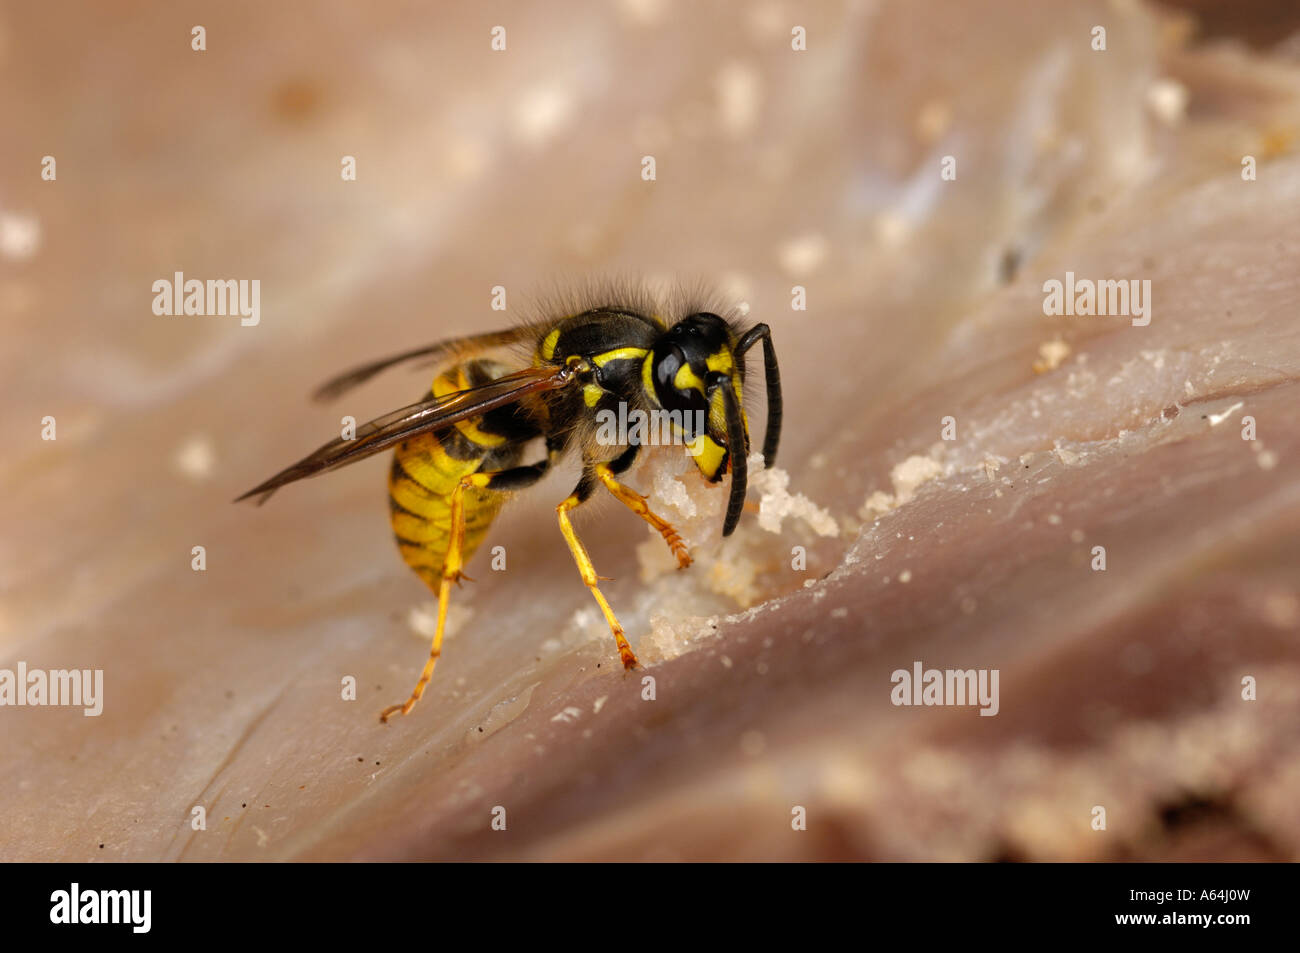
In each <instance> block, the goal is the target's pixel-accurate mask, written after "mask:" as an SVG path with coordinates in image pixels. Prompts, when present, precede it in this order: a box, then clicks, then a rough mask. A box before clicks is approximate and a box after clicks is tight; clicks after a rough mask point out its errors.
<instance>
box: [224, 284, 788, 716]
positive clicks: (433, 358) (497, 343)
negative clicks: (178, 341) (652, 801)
mask: <svg viewBox="0 0 1300 953" xmlns="http://www.w3.org/2000/svg"><path fill="white" fill-rule="evenodd" d="M657 311H658V309H657V308H656V307H654V306H653V305H645V304H642V303H638V305H636V306H627V305H626V304H622V305H620V304H615V303H613V302H612V301H607V302H605V303H604V304H601V305H599V306H596V307H587V308H584V309H583V310H581V312H580V313H573V314H569V315H568V316H566V317H560V318H551V319H546V320H539V321H532V322H527V323H524V324H522V325H520V326H519V327H516V328H513V329H510V330H505V331H493V332H490V333H487V334H477V335H472V336H469V337H464V338H457V339H454V340H449V341H443V342H440V343H438V344H434V345H431V346H428V347H422V348H419V349H417V350H414V351H408V352H406V353H404V354H398V355H396V356H395V357H390V358H386V359H384V360H381V361H375V362H372V363H370V364H366V365H363V366H361V367H358V368H355V369H354V370H351V371H348V372H347V373H345V374H342V375H340V376H338V377H335V378H333V379H332V380H330V381H329V382H327V383H326V384H325V385H324V386H323V387H321V388H320V390H319V391H317V394H316V396H317V398H318V399H329V398H333V397H337V396H338V395H339V394H341V393H343V392H344V391H347V390H349V389H351V388H352V387H354V386H356V385H358V384H360V383H362V382H364V381H366V380H369V379H370V378H371V377H373V376H374V375H376V374H378V373H379V372H380V371H383V370H385V369H387V368H390V367H392V366H394V365H397V364H401V363H403V362H407V361H420V360H423V361H426V362H431V363H434V364H443V365H448V364H449V365H450V366H449V367H447V368H446V369H445V370H443V371H442V372H441V373H439V374H438V375H437V376H436V377H435V379H434V381H433V387H432V390H431V391H430V393H429V394H428V395H427V396H426V397H425V398H424V399H423V400H421V401H419V402H418V403H414V404H411V405H409V406H407V407H403V408H401V409H400V410H395V411H393V412H392V413H390V414H386V415H384V416H382V417H379V418H377V419H375V420H372V421H370V422H369V423H367V424H364V425H362V426H360V427H358V428H357V430H356V434H355V436H354V437H352V439H343V438H339V439H335V440H332V441H330V442H329V443H327V444H325V445H324V446H322V447H321V448H320V449H318V450H317V451H316V452H315V453H312V454H310V455H309V456H307V457H305V458H303V459H302V460H300V461H299V462H297V463H295V464H293V465H292V466H290V467H288V468H286V469H284V470H282V471H280V472H279V473H277V474H276V475H275V476H273V477H271V478H270V479H269V480H267V481H266V482H264V483H262V484H260V485H258V486H256V487H254V488H253V489H252V490H249V491H248V492H247V493H245V494H244V495H243V496H241V497H239V500H243V499H247V498H248V497H259V498H260V499H259V502H264V501H265V499H266V498H267V497H268V496H270V494H271V493H272V492H274V491H275V490H277V489H279V488H280V487H282V486H284V485H285V484H288V483H293V482H294V481H296V480H301V479H303V478H304V477H309V476H314V475H316V474H318V473H323V472H325V471H327V470H334V469H337V468H338V467H342V466H347V465H348V464H350V463H355V462H356V461H358V460H361V459H364V458H365V457H369V456H371V455H373V454H376V453H378V452H380V451H381V450H385V449H387V448H389V447H394V448H395V452H394V454H393V462H392V467H391V469H390V471H389V476H388V494H389V508H390V510H391V520H392V526H393V532H394V534H395V535H396V537H397V545H398V548H399V549H400V550H401V553H402V558H403V559H404V560H405V561H406V564H407V565H408V566H410V567H411V568H412V569H413V570H414V571H415V572H416V573H417V574H419V576H420V578H422V579H423V580H424V581H425V582H426V583H427V584H428V585H429V587H430V588H431V589H433V590H434V591H435V592H436V593H437V595H438V621H437V627H436V629H435V633H434V636H433V646H432V648H431V649H430V651H429V659H428V661H427V662H426V663H425V665H424V670H423V671H422V672H421V673H420V678H419V681H418V682H416V685H415V688H414V689H413V690H412V691H411V694H410V697H409V698H407V700H406V701H405V702H404V703H402V704H398V705H392V706H390V707H388V708H386V709H384V711H383V712H382V713H381V715H380V719H381V720H382V721H384V722H387V720H388V719H389V717H390V716H392V715H393V714H394V713H395V712H398V711H400V712H402V714H406V713H408V712H410V710H411V709H412V708H413V707H414V706H415V703H416V702H417V701H418V700H419V698H420V696H421V695H422V694H423V693H424V689H425V686H426V685H428V683H429V680H430V679H431V678H432V677H433V669H434V665H435V664H436V663H437V660H438V656H439V654H440V653H441V651H442V634H443V629H444V627H445V625H446V620H447V603H448V600H449V598H450V594H451V585H452V583H453V582H458V581H459V580H460V579H461V578H462V577H463V573H462V572H461V569H462V567H463V566H464V564H465V562H466V560H468V559H469V558H470V556H471V555H472V554H473V552H474V550H475V549H476V548H477V547H478V545H479V543H481V542H482V540H483V537H484V536H485V534H486V533H487V530H488V527H489V525H490V524H491V522H492V520H493V518H494V517H495V516H496V514H497V512H498V511H499V510H500V508H501V506H502V504H503V503H504V501H505V498H506V495H507V494H508V493H510V492H512V491H516V490H520V489H523V488H525V487H527V486H530V485H531V484H533V483H536V482H537V481H538V480H540V479H541V478H542V477H543V476H544V475H545V474H546V473H547V471H549V470H550V469H551V467H553V466H554V465H555V464H556V463H558V462H559V461H560V459H561V458H563V457H564V456H565V455H566V454H568V453H570V452H574V451H576V452H579V453H580V454H581V458H582V475H581V477H580V478H579V480H578V484H577V486H575V487H574V489H573V492H572V493H570V494H569V495H568V497H566V498H565V499H564V501H563V502H561V503H560V504H559V506H557V507H556V513H557V515H558V518H559V523H560V532H561V533H563V534H564V539H565V542H567V543H568V545H569V549H570V551H571V552H572V553H573V558H574V560H575V561H576V562H577V564H578V571H579V573H580V574H581V575H582V581H583V582H585V583H586V584H587V587H588V588H589V589H590V590H591V594H592V595H593V596H594V597H595V599H596V602H597V604H598V605H599V606H600V610H601V612H602V613H604V616H605V620H606V621H607V622H608V623H609V627H610V629H611V631H612V632H613V633H614V638H615V639H616V640H617V642H618V652H619V656H620V658H621V659H622V661H623V665H624V666H625V667H626V668H633V667H635V666H636V664H637V661H636V656H635V655H634V654H633V652H632V647H631V646H630V645H629V644H628V641H627V637H626V636H625V635H624V632H623V627H622V626H621V625H620V624H619V621H618V619H617V618H616V617H615V615H614V611H613V609H611V608H610V605H609V603H608V602H607V601H606V599H605V596H604V595H603V594H602V593H601V591H600V587H599V586H598V585H597V576H596V570H595V568H594V567H593V566H592V563H591V559H590V557H589V556H588V555H587V550H586V548H585V547H584V546H583V545H582V542H581V541H580V540H579V539H578V537H577V535H576V534H575V533H574V531H573V526H572V524H571V523H570V520H569V513H570V511H571V510H573V509H574V508H575V507H577V506H579V505H581V504H582V503H583V502H584V501H585V500H587V499H589V498H590V497H591V495H592V494H593V493H594V492H595V491H596V489H597V488H599V487H600V486H601V485H602V484H603V485H604V487H605V488H606V489H607V490H608V491H609V492H610V493H611V494H613V496H614V497H616V498H617V499H618V500H620V501H621V502H623V503H624V504H625V505H626V506H627V507H628V508H630V509H631V510H632V511H633V512H635V513H636V514H637V515H639V516H640V517H641V518H642V519H644V520H645V521H646V522H647V523H649V524H650V525H651V526H653V527H654V528H655V529H656V530H658V531H659V533H660V534H661V535H662V536H663V538H664V540H665V541H666V542H667V543H668V545H669V546H670V547H671V549H672V551H673V554H674V555H675V556H676V557H677V561H678V565H679V566H680V567H682V568H685V567H687V566H689V565H690V562H691V557H690V554H689V553H688V552H687V549H686V546H685V544H684V543H683V542H682V539H681V537H680V536H679V535H678V534H677V532H676V530H674V529H673V527H672V526H671V525H669V523H668V522H667V521H666V520H664V519H663V518H661V517H660V516H658V515H656V514H655V513H653V512H652V511H651V510H650V508H649V506H648V505H647V504H646V499H645V497H643V496H642V495H641V494H640V493H638V492H636V491H635V490H633V489H631V488H630V487H628V486H626V485H624V484H623V483H621V482H620V481H619V479H618V477H619V475H620V474H621V473H623V472H624V471H626V470H627V469H628V468H629V467H630V466H631V465H632V463H633V461H635V459H636V457H637V454H638V452H639V451H640V449H641V446H640V444H639V443H630V444H629V443H627V442H623V443H618V442H613V443H611V442H610V441H609V440H607V439H597V427H596V421H597V419H598V415H599V413H600V411H602V410H603V411H615V410H616V409H617V408H618V407H619V405H620V403H621V404H622V407H623V409H624V411H627V410H629V409H634V410H639V411H641V412H650V411H681V412H682V413H681V414H680V415H679V416H678V417H674V418H673V419H674V420H676V419H680V420H682V421H683V422H687V423H684V425H683V426H682V427H681V428H679V429H681V430H682V433H681V437H682V440H683V442H685V443H687V444H688V445H689V446H690V452H691V454H692V459H693V460H694V462H695V464H696V466H698V467H699V469H700V471H701V473H703V475H704V476H705V477H706V478H707V479H708V480H709V481H710V482H712V483H716V482H718V481H720V480H721V479H722V477H723V476H724V475H725V474H726V473H728V472H730V474H731V493H730V497H729V500H728V503H727V511H726V517H725V519H724V522H723V526H722V534H723V535H724V536H727V535H730V534H731V532H732V531H733V530H734V529H735V528H736V524H737V523H738V522H739V519H740V514H741V510H742V508H743V505H744V500H745V490H746V482H747V479H746V477H747V474H746V454H747V452H748V449H749V436H748V426H747V423H746V420H745V413H744V405H743V400H742V395H743V389H744V381H745V354H746V352H747V351H749V349H750V348H751V347H753V346H754V344H756V343H757V342H759V341H762V342H763V365H764V371H765V378H766V387H767V429H766V434H765V437H764V441H763V458H764V461H765V465H766V466H769V467H770V466H771V465H772V462H773V460H774V458H775V457H776V448H777V443H778V441H779V440H780V436H781V378H780V374H779V372H778V369H777V361H776V352H775V350H773V347H772V337H771V333H770V332H769V330H768V327H767V325H766V324H756V325H754V326H753V327H751V328H749V329H748V330H743V331H742V330H741V328H740V327H739V326H738V324H737V322H736V321H735V320H734V319H729V318H724V317H722V316H720V315H718V314H716V313H713V312H712V311H704V310H696V309H693V308H684V309H682V311H683V314H682V316H681V317H679V318H678V319H676V320H673V321H671V322H670V321H665V320H664V319H663V318H662V317H660V316H659V315H658V313H657ZM502 348H512V349H513V350H514V351H515V353H516V355H517V359H516V362H515V364H514V366H513V367H512V366H511V365H510V364H507V363H504V362H503V361H501V360H497V359H493V358H490V357H487V356H484V355H486V354H489V353H490V352H492V351H494V350H497V349H502ZM525 364H526V365H527V366H522V367H521V366H520V365H525ZM691 420H696V421H699V422H701V423H702V424H703V426H702V428H698V429H700V432H693V431H692V430H691V429H690V426H689V423H688V422H689V421H691ZM538 440H541V441H544V443H545V449H546V456H545V458H544V459H542V460H539V461H538V462H536V463H524V462H523V461H524V451H525V449H526V447H527V445H528V444H530V443H533V442H534V441H538ZM236 502H238V501H236Z"/></svg>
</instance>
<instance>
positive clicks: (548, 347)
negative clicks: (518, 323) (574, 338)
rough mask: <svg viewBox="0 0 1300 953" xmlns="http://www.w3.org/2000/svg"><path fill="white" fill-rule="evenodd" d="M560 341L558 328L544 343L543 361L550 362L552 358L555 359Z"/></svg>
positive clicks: (547, 336)
mask: <svg viewBox="0 0 1300 953" xmlns="http://www.w3.org/2000/svg"><path fill="white" fill-rule="evenodd" d="M559 340H560V329H559V328H556V329H555V330H554V331H552V332H551V333H550V334H548V335H546V339H545V340H544V341H542V359H543V360H546V361H549V360H550V359H551V358H553V357H555V345H556V344H557V343H559Z"/></svg>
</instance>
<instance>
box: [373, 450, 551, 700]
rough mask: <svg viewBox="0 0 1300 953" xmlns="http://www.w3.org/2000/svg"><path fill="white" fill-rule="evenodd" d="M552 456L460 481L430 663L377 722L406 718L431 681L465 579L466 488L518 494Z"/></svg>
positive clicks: (543, 471)
mask: <svg viewBox="0 0 1300 953" xmlns="http://www.w3.org/2000/svg"><path fill="white" fill-rule="evenodd" d="M553 460H554V454H552V455H551V457H549V458H548V459H546V460H543V461H542V462H541V463H534V464H532V465H531V466H526V467H512V468H511V469H509V470H497V471H494V472H491V473H471V474H469V475H468V476H465V477H462V478H461V481H460V482H459V483H458V484H456V489H455V490H453V491H452V494H451V540H450V542H449V543H448V544H447V555H446V556H445V557H444V558H443V561H442V582H441V584H440V585H439V586H438V624H437V626H436V628H435V629H434V630H433V646H432V647H431V648H430V649H429V660H428V661H427V662H425V663H424V671H422V672H421V673H420V680H419V681H418V682H416V683H415V688H413V689H412V690H411V697H409V698H408V699H406V701H405V702H403V703H402V704H400V705H389V706H388V707H387V708H385V709H384V710H383V711H382V712H380V713H379V720H380V721H382V722H384V723H385V724H387V723H388V719H389V718H391V717H392V716H393V714H394V713H395V712H399V711H400V712H401V713H402V714H403V715H408V714H410V712H411V709H412V708H414V707H415V703H416V702H418V701H419V700H420V696H421V695H423V694H424V689H425V686H427V685H428V684H429V681H430V679H432V678H433V668H434V666H435V665H437V664H438V656H440V655H442V633H443V630H444V629H445V628H446V626H447V603H448V601H449V600H450V599H451V584H452V583H453V582H458V581H460V580H461V579H468V578H469V577H468V576H466V575H465V574H464V573H462V572H461V568H462V567H463V566H464V559H463V553H464V551H465V503H464V495H465V490H466V489H467V488H468V487H471V486H472V487H477V488H478V489H492V490H518V489H522V488H523V487H526V486H528V485H530V484H532V483H536V482H537V481H538V480H540V479H541V478H542V477H543V476H545V475H546V471H547V470H548V469H550V466H551V463H552V462H553Z"/></svg>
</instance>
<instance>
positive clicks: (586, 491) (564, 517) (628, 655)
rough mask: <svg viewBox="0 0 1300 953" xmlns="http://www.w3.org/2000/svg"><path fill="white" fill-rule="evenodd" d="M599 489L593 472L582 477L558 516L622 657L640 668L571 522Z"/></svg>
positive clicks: (561, 527) (579, 569)
mask: <svg viewBox="0 0 1300 953" xmlns="http://www.w3.org/2000/svg"><path fill="white" fill-rule="evenodd" d="M595 486H596V477H595V474H594V472H593V471H591V470H588V471H586V472H584V473H583V474H582V479H580V480H579V481H578V485H577V486H576V487H574V490H573V492H572V493H570V494H569V496H568V499H566V500H565V501H564V502H563V503H561V504H560V505H559V506H557V507H556V508H555V513H556V516H558V517H559V520H560V532H561V533H563V534H564V541H565V542H566V543H568V544H569V551H570V552H571V553H573V561H574V562H576V563H577V564H578V572H579V573H581V574H582V581H583V582H585V583H586V584H587V588H588V589H590V590H591V594H592V596H594V597H595V599H596V603H597V604H598V605H599V606H600V611H601V612H602V613H604V615H605V621H606V622H608V623H609V629H610V631H611V632H613V633H614V640H615V641H616V642H618V657H619V658H620V659H622V661H623V667H624V668H636V665H637V661H636V655H634V654H633V653H632V646H630V645H629V644H628V642H627V636H626V635H624V634H623V626H621V625H620V624H619V621H618V618H617V617H616V616H615V615H614V610H613V609H611V608H610V607H609V603H608V602H607V601H605V595H604V593H602V592H601V591H600V587H599V586H598V585H596V580H597V578H598V577H597V576H596V567H595V566H593V565H592V564H591V557H590V556H588V555H587V550H586V547H584V546H583V545H582V542H581V540H579V539H578V534H577V533H575V532H574V531H573V524H572V523H571V522H569V510H571V509H573V508H575V507H577V506H580V505H581V504H582V503H583V502H585V501H586V500H587V499H589V498H590V497H591V494H592V491H593V490H594V489H595Z"/></svg>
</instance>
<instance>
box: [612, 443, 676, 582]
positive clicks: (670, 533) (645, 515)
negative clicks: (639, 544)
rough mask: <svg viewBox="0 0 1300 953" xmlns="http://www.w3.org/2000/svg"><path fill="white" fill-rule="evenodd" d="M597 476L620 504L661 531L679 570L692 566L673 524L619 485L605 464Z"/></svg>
mask: <svg viewBox="0 0 1300 953" xmlns="http://www.w3.org/2000/svg"><path fill="white" fill-rule="evenodd" d="M596 475H597V476H598V477H600V482H601V483H603V484H605V489H607V490H609V492H610V493H612V494H614V497H615V498H616V499H617V500H619V502H621V503H622V504H623V505H624V506H626V507H627V508H628V509H629V510H631V511H632V512H633V513H635V514H636V515H637V516H639V517H641V518H642V519H643V520H645V521H646V522H647V523H649V524H650V525H651V526H653V527H654V528H655V529H656V530H658V531H659V535H660V536H662V537H663V538H664V542H665V543H667V544H668V548H669V549H671V550H672V551H673V555H674V556H676V557H677V566H678V568H680V569H685V568H686V567H687V566H689V565H690V564H691V554H690V553H689V552H688V551H687V549H686V544H685V543H684V542H682V537H681V535H680V534H678V532H677V530H675V529H673V526H672V524H671V523H669V522H668V521H667V520H666V519H664V518H663V517H662V516H660V515H658V514H657V513H655V512H653V511H652V510H651V509H650V507H649V506H648V505H647V504H646V501H645V499H646V498H645V497H644V496H642V495H641V494H640V493H638V492H637V491H636V490H634V489H632V488H631V487H630V486H627V485H626V484H623V483H619V482H618V480H617V479H616V478H615V476H614V472H613V471H612V470H610V468H609V467H608V466H607V465H606V464H604V463H602V464H599V465H598V466H597V467H596Z"/></svg>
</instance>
